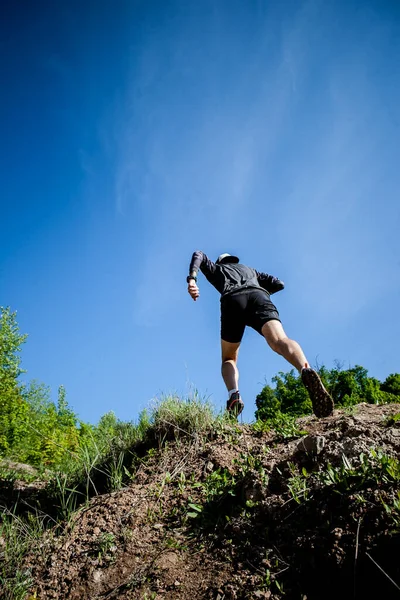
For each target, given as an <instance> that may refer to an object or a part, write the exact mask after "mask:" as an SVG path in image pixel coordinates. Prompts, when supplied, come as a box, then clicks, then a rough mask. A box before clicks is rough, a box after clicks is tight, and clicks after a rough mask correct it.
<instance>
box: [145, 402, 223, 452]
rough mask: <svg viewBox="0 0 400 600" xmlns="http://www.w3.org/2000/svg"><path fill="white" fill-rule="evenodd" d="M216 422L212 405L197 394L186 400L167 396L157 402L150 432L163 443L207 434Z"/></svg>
mask: <svg viewBox="0 0 400 600" xmlns="http://www.w3.org/2000/svg"><path fill="white" fill-rule="evenodd" d="M215 422H216V416H215V413H214V410H213V407H212V405H211V403H210V402H209V401H208V400H204V399H201V398H200V397H199V396H198V395H197V394H194V395H193V396H192V397H190V398H186V399H182V398H179V397H177V396H166V397H164V398H162V399H160V400H158V401H156V404H155V405H154V407H153V409H152V411H151V415H150V426H149V432H151V431H153V432H154V434H155V436H156V437H157V438H158V439H159V440H160V441H163V440H166V439H174V438H175V439H176V438H179V437H185V436H193V435H197V434H199V433H206V432H208V431H210V430H211V429H213V427H214V425H215Z"/></svg>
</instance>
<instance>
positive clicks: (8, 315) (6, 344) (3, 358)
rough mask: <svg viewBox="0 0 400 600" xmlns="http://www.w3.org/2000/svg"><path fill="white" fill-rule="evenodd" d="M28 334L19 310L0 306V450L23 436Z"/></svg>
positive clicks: (3, 449) (2, 450)
mask: <svg viewBox="0 0 400 600" xmlns="http://www.w3.org/2000/svg"><path fill="white" fill-rule="evenodd" d="M26 338H27V335H25V334H21V333H20V331H19V327H18V323H17V316H16V312H11V310H10V308H4V307H0V452H4V451H5V450H6V449H7V448H8V447H9V446H10V445H12V444H14V443H15V442H16V441H17V440H18V439H19V438H20V437H21V436H23V427H22V422H23V419H24V415H25V413H26V405H25V403H24V401H23V399H22V397H21V394H20V387H19V383H18V377H19V376H20V375H21V373H23V370H22V369H21V366H20V365H21V357H20V352H21V346H22V344H23V343H24V342H25V340H26Z"/></svg>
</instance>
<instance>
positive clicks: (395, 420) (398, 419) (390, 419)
mask: <svg viewBox="0 0 400 600" xmlns="http://www.w3.org/2000/svg"><path fill="white" fill-rule="evenodd" d="M383 424H384V426H385V427H393V426H394V425H400V412H398V413H395V414H394V415H388V416H387V417H386V418H385V420H384V421H383Z"/></svg>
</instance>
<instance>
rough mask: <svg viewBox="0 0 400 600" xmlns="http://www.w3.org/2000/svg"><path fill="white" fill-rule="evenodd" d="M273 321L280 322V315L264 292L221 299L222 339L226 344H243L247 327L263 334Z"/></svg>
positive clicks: (242, 293)
mask: <svg viewBox="0 0 400 600" xmlns="http://www.w3.org/2000/svg"><path fill="white" fill-rule="evenodd" d="M273 320H275V321H280V318H279V313H278V311H277V309H276V306H275V305H274V304H272V302H271V300H270V298H269V294H268V293H267V292H264V291H263V290H248V291H246V292H239V293H237V294H232V295H230V296H224V297H223V298H221V338H222V339H223V340H225V341H226V342H232V343H237V342H241V340H242V337H243V333H244V330H245V327H246V325H248V326H249V327H252V328H253V329H255V330H256V331H258V333H260V334H261V329H262V327H263V325H264V324H265V323H267V322H268V321H273ZM261 335H262V334H261Z"/></svg>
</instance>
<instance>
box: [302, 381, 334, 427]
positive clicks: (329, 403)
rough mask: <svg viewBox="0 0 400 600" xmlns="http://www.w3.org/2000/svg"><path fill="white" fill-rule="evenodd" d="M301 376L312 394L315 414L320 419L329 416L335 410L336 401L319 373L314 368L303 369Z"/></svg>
mask: <svg viewBox="0 0 400 600" xmlns="http://www.w3.org/2000/svg"><path fill="white" fill-rule="evenodd" d="M301 378H302V381H303V383H304V385H305V387H306V389H307V391H308V393H309V395H310V398H311V402H312V405H313V411H314V414H315V416H316V417H318V418H319V419H322V418H324V417H329V415H331V414H332V412H333V408H334V403H333V400H332V398H331V396H330V394H329V393H328V392H327V390H326V389H325V387H324V384H323V383H322V381H321V379H320V377H319V375H318V373H316V372H315V371H314V370H313V369H310V370H309V371H306V372H305V371H303V373H302V377H301Z"/></svg>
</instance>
